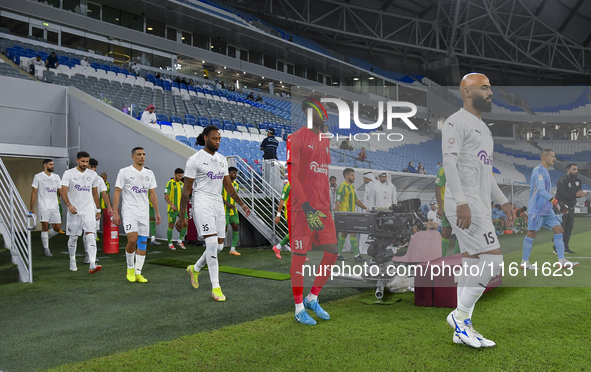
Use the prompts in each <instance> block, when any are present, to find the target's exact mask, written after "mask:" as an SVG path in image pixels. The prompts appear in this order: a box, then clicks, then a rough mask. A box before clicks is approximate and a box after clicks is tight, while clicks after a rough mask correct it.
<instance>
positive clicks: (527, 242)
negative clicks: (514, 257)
mask: <svg viewBox="0 0 591 372" xmlns="http://www.w3.org/2000/svg"><path fill="white" fill-rule="evenodd" d="M533 245H534V240H533V239H532V238H528V237H527V236H526V237H525V239H523V260H524V261H529V255H530V254H531V249H532V246H533Z"/></svg>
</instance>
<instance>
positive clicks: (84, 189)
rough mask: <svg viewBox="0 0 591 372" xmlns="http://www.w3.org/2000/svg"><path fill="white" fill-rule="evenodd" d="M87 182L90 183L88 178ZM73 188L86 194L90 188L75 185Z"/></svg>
mask: <svg viewBox="0 0 591 372" xmlns="http://www.w3.org/2000/svg"><path fill="white" fill-rule="evenodd" d="M89 181H90V178H89ZM74 188H75V189H76V191H88V192H90V186H81V185H75V186H74Z"/></svg>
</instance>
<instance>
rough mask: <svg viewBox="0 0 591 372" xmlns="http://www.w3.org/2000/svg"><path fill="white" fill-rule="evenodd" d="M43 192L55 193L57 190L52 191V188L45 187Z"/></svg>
mask: <svg viewBox="0 0 591 372" xmlns="http://www.w3.org/2000/svg"><path fill="white" fill-rule="evenodd" d="M45 191H46V192H55V193H57V189H52V188H50V187H46V188H45Z"/></svg>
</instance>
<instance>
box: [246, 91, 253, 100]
mask: <svg viewBox="0 0 591 372" xmlns="http://www.w3.org/2000/svg"><path fill="white" fill-rule="evenodd" d="M246 99H247V100H250V101H254V94H253V93H252V92H250V94H249V95H248V96H247V97H246Z"/></svg>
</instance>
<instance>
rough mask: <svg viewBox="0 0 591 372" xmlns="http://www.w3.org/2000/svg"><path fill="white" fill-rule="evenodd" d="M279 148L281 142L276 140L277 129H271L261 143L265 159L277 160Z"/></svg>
mask: <svg viewBox="0 0 591 372" xmlns="http://www.w3.org/2000/svg"><path fill="white" fill-rule="evenodd" d="M277 147H279V141H277V139H276V138H275V129H273V128H269V130H267V138H265V139H264V140H263V142H261V151H263V159H265V160H277Z"/></svg>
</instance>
